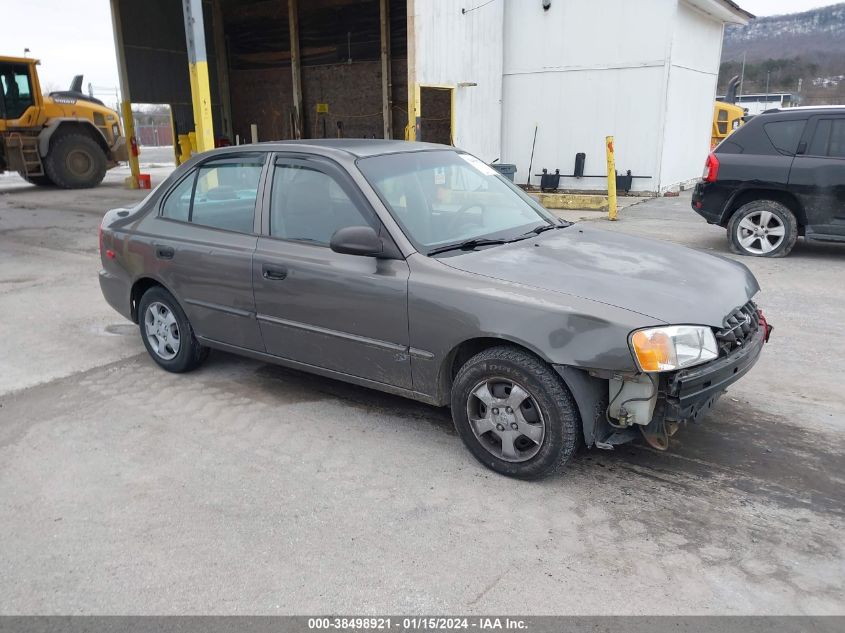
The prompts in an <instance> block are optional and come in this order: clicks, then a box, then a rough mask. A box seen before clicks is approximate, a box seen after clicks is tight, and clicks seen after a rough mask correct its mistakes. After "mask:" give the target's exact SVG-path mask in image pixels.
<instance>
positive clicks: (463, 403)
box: [452, 347, 580, 479]
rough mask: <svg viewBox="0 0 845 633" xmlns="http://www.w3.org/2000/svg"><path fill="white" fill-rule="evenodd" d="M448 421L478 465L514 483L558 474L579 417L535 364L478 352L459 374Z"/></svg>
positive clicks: (510, 352)
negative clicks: (518, 479) (512, 478)
mask: <svg viewBox="0 0 845 633" xmlns="http://www.w3.org/2000/svg"><path fill="white" fill-rule="evenodd" d="M452 419H453V420H454V422H455V428H456V429H457V431H458V434H459V435H460V436H461V439H462V440H463V441H464V443H465V444H466V446H467V448H469V450H470V452H472V454H473V455H474V456H475V458H476V459H478V461H480V462H481V463H482V464H484V465H485V466H487V467H488V468H490V469H491V470H495V471H496V472H498V473H501V474H503V475H508V476H511V477H517V478H520V479H537V478H539V477H543V476H544V475H548V474H550V473H552V472H554V471H556V470H558V469H559V468H561V467H562V466H564V465H565V464H566V463H567V462H568V461H569V459H570V458H571V457H572V455H573V454H574V453H575V450H576V448H577V445H578V437H579V434H578V429H579V425H580V417H579V415H578V412H577V409H576V407H575V403H574V401H573V399H572V396H571V395H570V393H569V390H568V389H567V388H566V385H564V384H563V381H562V380H561V379H560V377H559V376H558V375H557V374H555V373H554V372H553V371H552V370H551V369H550V368H549V367H548V366H547V365H546V364H545V363H543V362H542V361H540V360H539V359H538V358H536V357H535V356H532V355H531V354H529V353H527V352H524V351H522V350H518V349H514V348H512V347H494V348H491V349H489V350H486V351H483V352H481V353H479V354H476V355H475V356H473V357H472V358H471V359H470V360H469V361H467V363H466V364H465V365H464V366H463V367H462V368H461V370H460V371H459V372H458V375H457V376H456V377H455V382H454V385H453V386H452Z"/></svg>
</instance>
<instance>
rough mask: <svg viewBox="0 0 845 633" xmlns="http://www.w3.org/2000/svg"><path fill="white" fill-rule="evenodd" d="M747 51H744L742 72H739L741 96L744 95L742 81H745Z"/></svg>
mask: <svg viewBox="0 0 845 633" xmlns="http://www.w3.org/2000/svg"><path fill="white" fill-rule="evenodd" d="M746 53H747V51H746V52H743V53H742V72H741V73H740V74H739V96H740V97H741V96H742V82H743V81H745V55H746Z"/></svg>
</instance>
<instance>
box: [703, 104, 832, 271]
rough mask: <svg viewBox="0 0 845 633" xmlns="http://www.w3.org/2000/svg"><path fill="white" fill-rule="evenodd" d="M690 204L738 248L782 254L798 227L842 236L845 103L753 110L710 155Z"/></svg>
mask: <svg viewBox="0 0 845 633" xmlns="http://www.w3.org/2000/svg"><path fill="white" fill-rule="evenodd" d="M692 208H693V209H694V210H695V211H696V212H697V213H698V214H700V215H702V216H703V217H704V218H705V219H706V220H707V221H708V222H709V223H710V224H718V225H719V226H723V227H726V228H727V231H728V240H729V241H730V244H731V250H733V251H734V252H736V253H739V254H741V255H754V256H757V257H783V256H784V255H786V254H787V253H789V251H791V250H792V247H793V246H794V245H795V240H796V239H798V236H799V235H803V236H804V237H805V238H806V239H808V240H822V241H832V242H845V106H826V107H806V108H804V107H802V108H789V109H784V110H769V111H766V112H764V113H763V114H761V115H759V116H756V117H754V118H753V119H751V121H749V122H748V123H746V124H745V125H743V126H742V127H741V128H739V129H738V130H737V131H736V132H734V133H733V134H731V135H730V136H729V137H728V138H726V139H725V140H724V141H722V142H721V143H720V144H719V145H718V146H717V147H716V149H714V150H713V153H712V154H710V156H708V157H707V162H706V164H705V166H704V175H703V177H702V180H701V181H700V182H699V183H698V184H697V185H696V187H695V192H694V193H693V196H692Z"/></svg>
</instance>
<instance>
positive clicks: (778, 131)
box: [763, 119, 807, 154]
mask: <svg viewBox="0 0 845 633" xmlns="http://www.w3.org/2000/svg"><path fill="white" fill-rule="evenodd" d="M805 123H807V121H806V120H805V119H798V120H793V121H773V122H772V123H766V124H764V125H763V129H764V130H765V131H766V136H768V137H769V140H770V141H771V143H772V145H774V146H775V149H776V150H777V151H779V152H780V153H781V154H795V150H797V149H798V141H800V140H801V135H802V134H803V133H804V124H805Z"/></svg>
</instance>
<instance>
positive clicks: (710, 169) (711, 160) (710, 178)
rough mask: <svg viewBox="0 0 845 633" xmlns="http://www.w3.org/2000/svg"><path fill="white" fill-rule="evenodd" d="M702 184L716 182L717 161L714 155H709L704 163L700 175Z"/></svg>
mask: <svg viewBox="0 0 845 633" xmlns="http://www.w3.org/2000/svg"><path fill="white" fill-rule="evenodd" d="M701 177H702V178H703V179H704V182H716V179H717V178H718V177H719V159H718V158H716V154H714V153H712V152H711V153H710V154H709V155H708V156H707V160H706V161H704V173H703V174H702V175H701Z"/></svg>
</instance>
